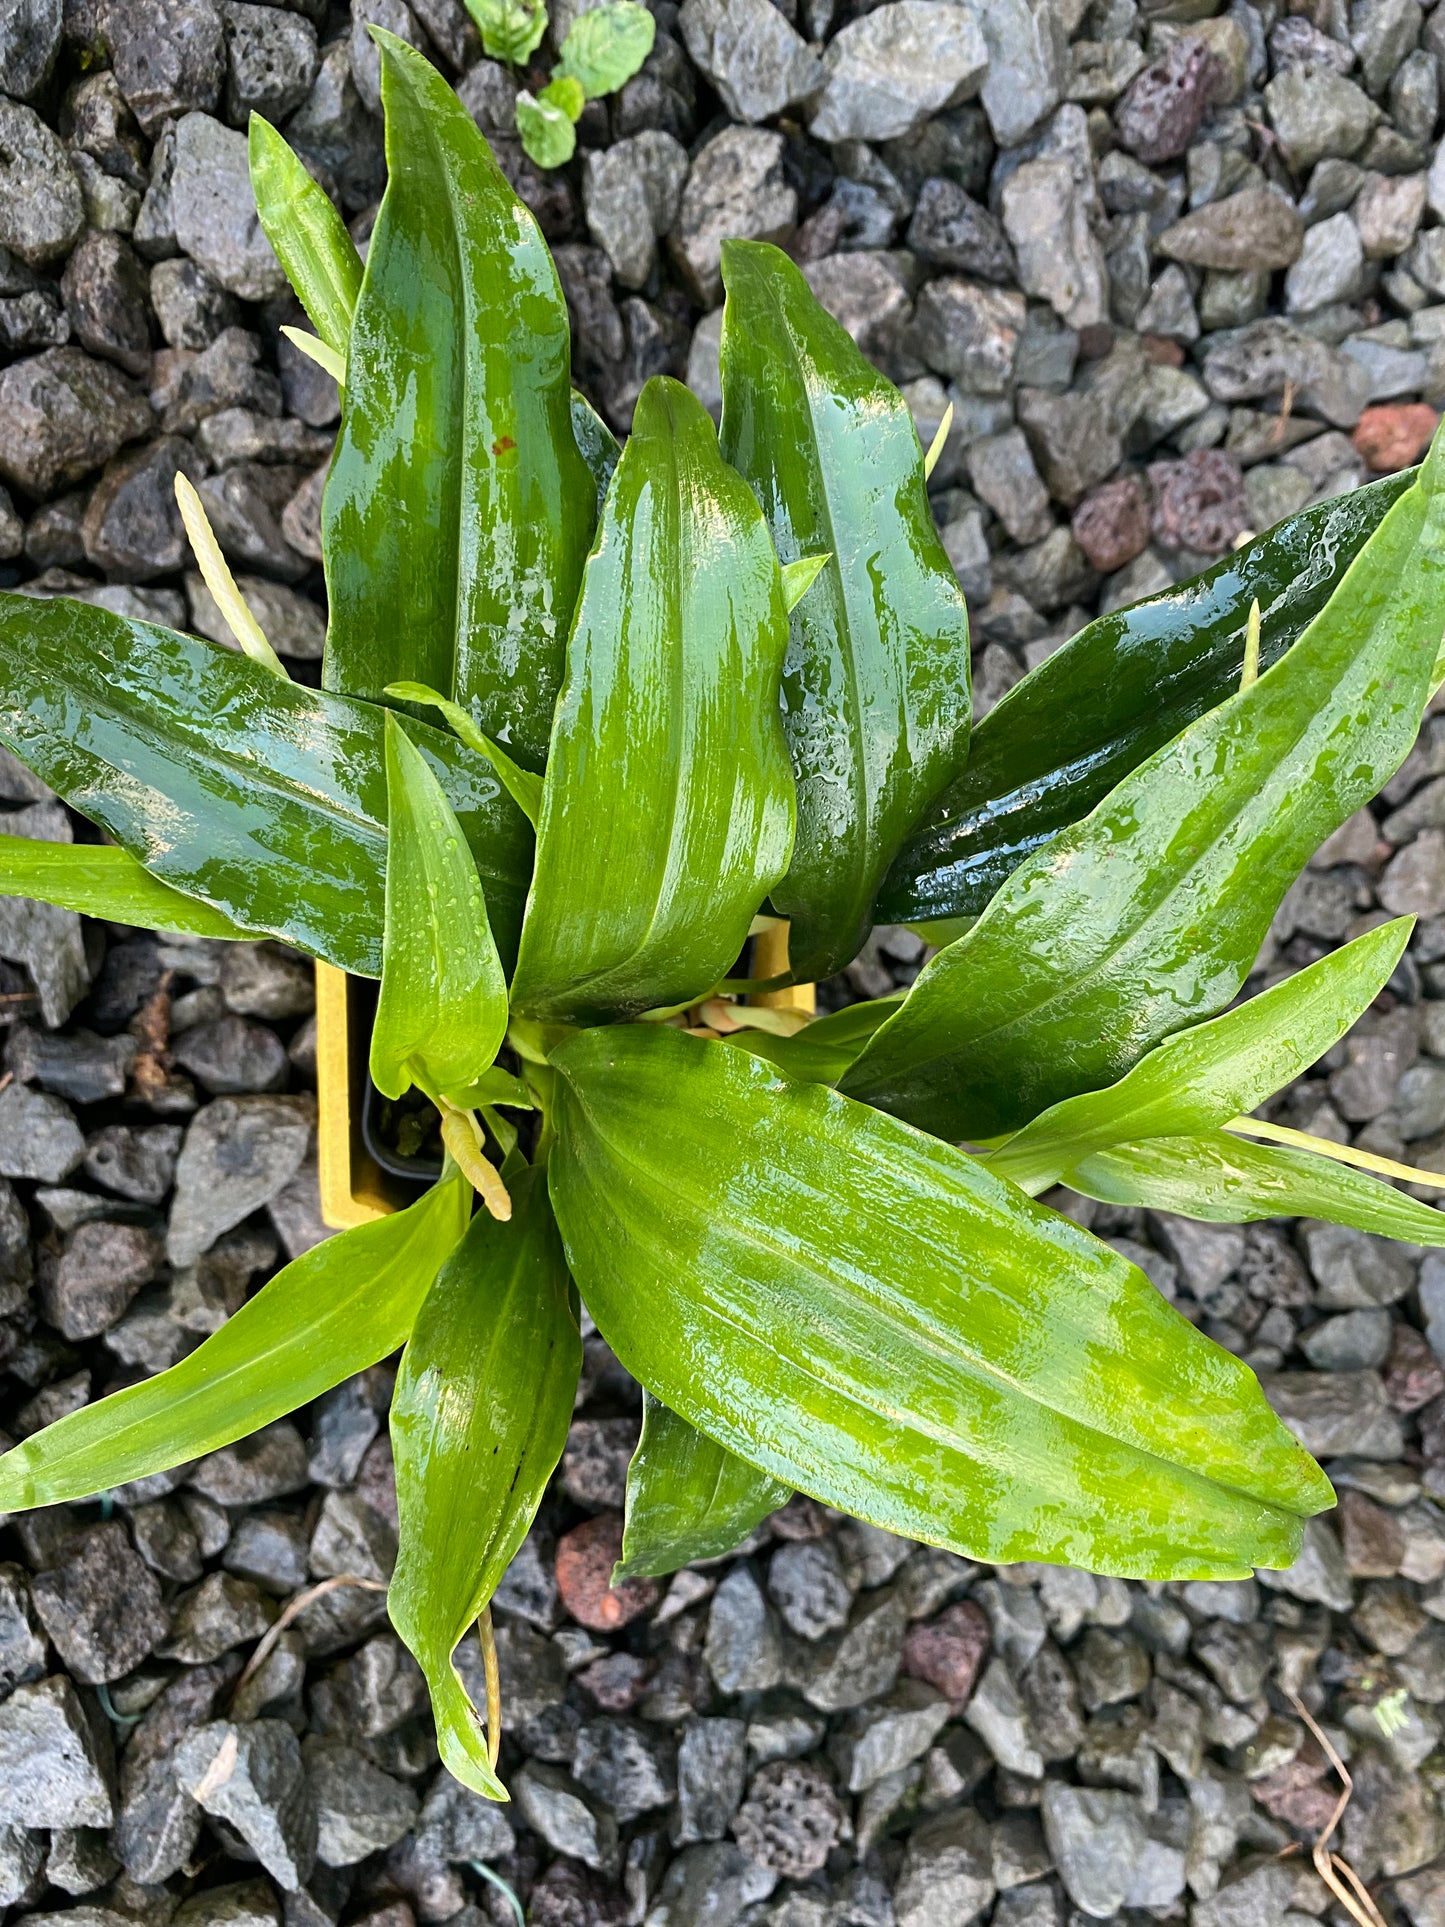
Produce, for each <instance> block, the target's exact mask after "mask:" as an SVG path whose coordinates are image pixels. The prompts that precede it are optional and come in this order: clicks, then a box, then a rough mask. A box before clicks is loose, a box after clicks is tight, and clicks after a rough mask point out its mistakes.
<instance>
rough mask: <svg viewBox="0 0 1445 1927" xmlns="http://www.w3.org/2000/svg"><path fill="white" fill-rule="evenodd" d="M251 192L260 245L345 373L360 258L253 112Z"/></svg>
mask: <svg viewBox="0 0 1445 1927" xmlns="http://www.w3.org/2000/svg"><path fill="white" fill-rule="evenodd" d="M249 151H250V163H251V191H252V192H253V193H254V195H255V196H256V212H257V214H259V215H260V217H261V226H262V227H263V228H264V229H265V230H266V239H267V240H268V241H269V242H270V243H271V245H272V247H273V248H274V249H275V250H276V258H277V260H278V261H280V263H281V265H282V267H283V268H284V269H285V270H286V278H287V280H288V281H289V282H290V283H291V286H292V287H293V288H294V289H295V290H296V295H297V298H298V300H299V301H300V303H301V305H302V307H303V308H304V309H305V310H306V312H307V314H308V315H310V317H311V325H312V326H313V327H314V328H315V330H316V332H317V334H318V335H320V337H321V339H322V341H323V342H325V344H326V346H327V347H328V348H329V349H331V351H332V353H333V354H336V355H339V356H340V357H341V360H342V366H343V368H344V367H345V362H346V348H347V343H348V342H349V341H350V339H351V317H352V314H353V313H354V312H355V309H356V297H357V295H358V294H359V293H360V291H361V256H360V255H359V254H358V253H357V251H356V243H355V242H354V241H353V240H352V238H351V236H350V235H349V234H348V233H347V231H346V223H345V222H344V221H343V220H342V218H341V216H340V215H339V214H338V213H337V212H336V209H335V208H334V207H333V206H332V205H331V201H330V199H329V197H328V196H327V195H326V193H325V192H324V191H323V189H322V188H321V187H319V186H318V185H317V183H316V182H315V181H313V180H312V178H311V176H310V175H309V174H308V173H307V172H306V169H305V168H304V167H303V166H302V164H301V162H300V161H299V160H298V159H297V157H296V155H295V154H293V153H292V151H291V149H290V148H289V147H288V146H287V144H286V142H285V141H284V140H282V138H281V136H280V135H279V134H278V133H277V132H276V129H275V128H274V127H272V126H271V124H270V122H269V121H265V120H262V118H261V116H260V115H259V114H252V116H251V131H250V140H249Z"/></svg>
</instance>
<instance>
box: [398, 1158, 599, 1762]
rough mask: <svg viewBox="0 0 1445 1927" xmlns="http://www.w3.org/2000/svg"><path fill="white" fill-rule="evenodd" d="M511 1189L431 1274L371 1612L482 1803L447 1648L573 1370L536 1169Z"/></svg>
mask: <svg viewBox="0 0 1445 1927" xmlns="http://www.w3.org/2000/svg"><path fill="white" fill-rule="evenodd" d="M511 1192H512V1217H511V1221H510V1222H509V1223H507V1224H500V1223H498V1222H497V1220H496V1219H495V1218H492V1217H490V1216H488V1215H487V1214H486V1213H485V1212H482V1213H479V1214H478V1216H477V1217H475V1218H474V1219H473V1220H472V1223H471V1226H470V1228H469V1230H468V1232H467V1235H466V1237H465V1238H464V1239H463V1240H462V1242H461V1243H460V1244H459V1245H458V1246H457V1248H456V1250H455V1251H454V1252H453V1253H452V1255H451V1256H450V1257H449V1258H448V1259H447V1261H446V1263H445V1264H444V1265H443V1266H442V1268H441V1270H440V1272H439V1273H438V1274H437V1279H436V1283H435V1284H434V1285H433V1286H432V1288H431V1290H430V1291H429V1292H428V1294H427V1297H426V1302H425V1303H424V1304H423V1305H422V1308H421V1311H420V1313H419V1315H418V1317H417V1320H416V1328H415V1330H414V1331H413V1332H412V1335H411V1338H410V1340H409V1342H408V1344H407V1348H406V1351H405V1353H404V1354H403V1355H402V1361H401V1370H400V1371H399V1372H398V1374H397V1380H396V1393H395V1396H394V1397H393V1399H392V1404H391V1440H392V1450H393V1454H394V1456H395V1459H396V1499H397V1509H398V1512H399V1515H400V1520H401V1540H400V1549H399V1551H398V1554H397V1561H396V1571H395V1574H394V1575H393V1578H392V1582H391V1591H390V1592H389V1594H388V1595H387V1606H388V1608H389V1610H390V1613H391V1619H392V1624H393V1625H394V1626H395V1627H396V1629H397V1631H398V1632H399V1633H400V1634H401V1636H402V1638H403V1639H404V1640H405V1641H406V1643H407V1645H408V1646H409V1647H410V1648H411V1650H412V1652H413V1653H414V1654H415V1655H416V1658H417V1662H418V1664H419V1665H420V1666H421V1669H422V1671H423V1672H424V1673H425V1674H426V1677H427V1684H428V1685H429V1686H430V1688H431V1695H432V1711H433V1713H434V1714H435V1716H436V1723H437V1744H438V1746H439V1747H440V1749H441V1756H442V1760H443V1763H444V1764H445V1765H446V1767H447V1768H448V1769H449V1771H450V1772H452V1773H454V1774H455V1775H456V1777H457V1779H459V1780H460V1781H461V1782H462V1783H463V1785H464V1786H469V1787H472V1788H474V1789H475V1790H476V1792H478V1793H482V1794H485V1795H486V1796H487V1797H488V1798H489V1799H494V1800H505V1799H506V1797H507V1794H506V1789H505V1788H504V1787H503V1786H502V1783H501V1781H500V1780H499V1779H498V1778H497V1776H496V1773H495V1772H494V1770H493V1768H492V1766H491V1764H490V1762H489V1761H488V1758H487V1748H486V1743H485V1741H484V1740H483V1738H482V1735H481V1732H480V1729H479V1726H478V1722H477V1715H476V1711H475V1709H474V1707H473V1706H472V1703H471V1700H470V1699H469V1698H468V1696H467V1692H466V1688H465V1687H464V1686H463V1685H462V1682H461V1679H460V1677H459V1676H458V1674H457V1671H456V1668H455V1666H454V1665H453V1664H452V1654H453V1652H454V1651H455V1649H456V1646H457V1642H458V1641H459V1640H460V1639H461V1638H462V1636H463V1635H464V1634H465V1632H466V1630H467V1628H468V1627H469V1626H470V1625H471V1624H472V1621H473V1620H474V1619H476V1617H477V1615H478V1614H479V1613H480V1612H481V1611H482V1609H483V1607H484V1606H485V1605H486V1604H487V1601H488V1600H489V1599H490V1598H491V1596H492V1594H493V1592H494V1591H495V1590H496V1586H497V1581H498V1580H499V1579H500V1578H501V1576H502V1574H503V1573H504V1572H505V1571H506V1569H507V1567H508V1565H509V1564H510V1563H511V1560H512V1557H513V1555H514V1554H515V1553H516V1550H517V1548H518V1546H520V1545H521V1543H522V1540H523V1539H524V1538H525V1537H526V1534H527V1528H528V1527H529V1526H530V1525H531V1523H532V1519H533V1517H534V1515H535V1513H536V1510H537V1507H538V1505H539V1504H540V1503H541V1499H542V1494H543V1492H544V1491H545V1490H546V1486H547V1481H548V1479H549V1478H550V1477H551V1475H552V1471H553V1468H554V1467H555V1466H556V1464H557V1461H558V1459H560V1458H561V1456H562V1448H563V1446H564V1445H565V1444H566V1443H567V1427H568V1425H569V1423H570V1422H571V1418H572V1402H573V1399H574V1398H575V1396H576V1392H577V1379H578V1374H579V1373H580V1372H581V1369H582V1339H581V1334H580V1333H579V1331H578V1327H577V1318H576V1314H575V1313H574V1311H573V1309H572V1296H571V1292H572V1281H571V1279H570V1278H569V1276H568V1274H567V1263H566V1260H565V1259H564V1257H563V1256H562V1245H561V1240H560V1239H559V1238H558V1236H557V1226H556V1223H555V1221H554V1219H553V1217H552V1209H551V1206H550V1205H549V1203H548V1201H547V1188H546V1179H545V1177H544V1175H543V1173H542V1172H541V1171H540V1170H537V1169H524V1170H523V1171H521V1172H520V1173H518V1174H517V1175H516V1176H515V1177H513V1178H512V1180H511Z"/></svg>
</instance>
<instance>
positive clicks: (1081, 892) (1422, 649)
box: [843, 447, 1445, 1141]
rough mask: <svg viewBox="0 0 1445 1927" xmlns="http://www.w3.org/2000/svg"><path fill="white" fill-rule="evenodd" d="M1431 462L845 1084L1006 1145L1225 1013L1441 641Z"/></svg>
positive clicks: (1011, 895)
mask: <svg viewBox="0 0 1445 1927" xmlns="http://www.w3.org/2000/svg"><path fill="white" fill-rule="evenodd" d="M1442 464H1445V451H1442V449H1441V448H1440V447H1437V449H1436V451H1435V452H1434V453H1433V454H1432V456H1431V458H1430V460H1429V461H1428V462H1427V463H1426V465H1425V467H1424V469H1423V470H1422V471H1421V479H1420V481H1419V482H1418V483H1417V484H1416V485H1415V487H1413V488H1411V489H1408V490H1407V491H1406V492H1405V493H1404V494H1403V495H1402V496H1401V497H1400V498H1399V500H1398V501H1397V502H1396V503H1395V505H1394V507H1393V508H1392V509H1391V510H1390V511H1389V513H1388V514H1387V515H1386V517H1385V519H1384V520H1383V522H1381V524H1380V526H1379V528H1378V529H1377V530H1376V531H1375V533H1374V535H1372V536H1371V538H1370V540H1369V541H1368V543H1367V544H1366V545H1365V547H1364V548H1363V549H1362V550H1361V551H1360V553H1359V555H1358V556H1356V558H1355V561H1354V563H1353V564H1352V566H1351V568H1350V570H1349V572H1348V574H1347V575H1346V576H1345V577H1344V579H1343V581H1342V582H1341V583H1340V585H1339V587H1338V589H1337V590H1336V592H1335V594H1334V596H1333V597H1332V598H1331V600H1330V602H1329V603H1328V604H1327V605H1326V607H1325V608H1324V609H1323V610H1322V611H1321V612H1320V614H1319V615H1318V616H1316V618H1315V620H1314V621H1313V622H1312V623H1311V624H1310V626H1309V628H1308V629H1307V630H1306V631H1305V633H1304V634H1303V635H1302V636H1301V637H1300V639H1299V641H1298V642H1297V643H1295V645H1294V647H1293V648H1292V649H1290V650H1289V651H1288V652H1287V653H1286V654H1285V655H1283V656H1281V657H1280V658H1279V660H1278V661H1277V662H1276V663H1275V664H1274V666H1273V668H1271V669H1270V670H1268V671H1267V672H1266V673H1265V674H1264V675H1262V676H1261V677H1260V679H1259V681H1258V682H1256V683H1253V684H1252V685H1251V686H1250V687H1249V688H1248V689H1245V690H1241V691H1240V692H1239V693H1238V694H1236V695H1235V696H1232V697H1231V698H1230V699H1229V701H1228V702H1225V703H1221V704H1220V705H1219V707H1218V708H1216V709H1212V710H1210V711H1209V712H1208V714H1206V715H1204V716H1202V717H1200V719H1199V720H1198V721H1197V722H1195V723H1192V724H1191V725H1190V726H1189V728H1188V729H1187V730H1185V732H1184V733H1183V735H1181V736H1179V737H1178V738H1177V739H1176V740H1175V741H1174V742H1172V743H1170V744H1168V745H1166V747H1165V748H1164V749H1162V750H1158V751H1156V752H1155V754H1154V755H1153V756H1152V757H1151V758H1150V759H1149V761H1148V762H1146V763H1144V764H1142V765H1141V766H1140V767H1139V768H1138V769H1136V770H1134V771H1132V772H1131V773H1130V774H1129V775H1128V776H1126V777H1125V778H1124V780H1123V782H1121V783H1120V784H1119V786H1118V788H1117V789H1115V790H1113V791H1112V792H1111V793H1110V795H1109V796H1108V797H1107V798H1106V799H1105V800H1104V802H1102V803H1101V804H1100V805H1099V806H1098V808H1097V809H1096V810H1095V811H1094V812H1093V814H1092V815H1091V816H1088V817H1086V818H1085V819H1084V821H1083V822H1082V823H1077V824H1075V825H1073V826H1072V827H1071V828H1069V829H1067V830H1064V831H1063V832H1061V834H1060V835H1059V836H1058V837H1057V838H1055V840H1054V841H1053V842H1052V843H1051V844H1049V845H1048V846H1047V847H1046V848H1044V849H1042V850H1038V851H1036V852H1035V853H1034V855H1033V856H1032V857H1030V858H1029V859H1028V861H1027V862H1025V863H1024V864H1023V865H1022V866H1021V867H1020V868H1019V869H1018V870H1016V871H1015V872H1014V874H1013V876H1012V877H1010V879H1009V880H1008V882H1007V883H1006V884H1005V885H1004V886H1003V888H1002V889H1001V890H1000V891H999V893H998V895H997V896H996V897H995V898H994V899H993V901H992V903H991V904H990V905H989V907H988V909H987V910H986V911H985V912H984V914H983V915H982V916H981V917H980V918H979V920H978V922H977V923H976V924H975V925H974V927H973V929H972V930H971V931H970V932H969V933H968V935H967V936H966V937H963V938H960V940H959V941H958V942H957V943H953V944H950V945H949V946H948V948H947V949H945V950H943V951H940V953H939V954H938V956H936V957H935V958H934V959H933V961H932V963H930V964H929V965H927V967H926V968H925V969H924V971H923V974H922V975H921V976H920V977H919V979H918V981H917V983H916V984H915V985H914V986H913V989H912V990H911V991H910V993H909V995H908V998H907V1000H906V1001H905V1003H904V1005H903V1008H902V1010H901V1011H900V1012H899V1013H898V1015H897V1016H896V1017H894V1018H893V1019H892V1020H891V1021H890V1022H889V1023H887V1024H885V1025H884V1026H883V1028H882V1029H881V1030H880V1031H879V1032H878V1034H877V1036H876V1037H874V1038H873V1040H872V1041H871V1043H870V1044H869V1045H868V1046H867V1048H866V1049H865V1050H864V1052H863V1054H862V1056H861V1057H860V1058H859V1059H858V1061H857V1063H856V1064H855V1065H854V1066H853V1068H852V1070H851V1071H849V1072H848V1074H847V1076H846V1077H845V1078H844V1080H843V1086H844V1088H845V1089H846V1090H847V1091H849V1092H850V1094H851V1095H853V1096H854V1097H861V1098H863V1099H865V1100H866V1101H867V1102H869V1103H873V1104H879V1105H881V1106H882V1107H883V1108H884V1109H885V1110H891V1111H894V1112H895V1113H896V1114H897V1115H898V1116H900V1117H906V1118H908V1119H909V1121H910V1122H912V1123H914V1124H919V1125H921V1126H922V1127H923V1128H924V1129H926V1130H931V1131H937V1132H939V1133H941V1134H942V1135H944V1136H947V1137H950V1138H954V1139H958V1138H972V1139H974V1140H975V1141H977V1140H981V1139H983V1138H988V1137H993V1136H996V1135H997V1134H998V1133H1000V1132H1003V1131H1012V1130H1017V1129H1018V1128H1019V1127H1020V1126H1022V1125H1023V1124H1026V1123H1027V1122H1028V1121H1029V1120H1030V1119H1031V1118H1033V1117H1036V1116H1037V1115H1038V1113H1039V1112H1040V1111H1042V1110H1045V1109H1046V1108H1047V1107H1048V1106H1049V1105H1051V1104H1056V1103H1057V1102H1058V1101H1059V1100H1060V1099H1061V1098H1065V1097H1072V1096H1074V1095H1076V1094H1077V1093H1078V1092H1079V1091H1084V1090H1097V1089H1099V1088H1100V1087H1101V1086H1102V1085H1105V1084H1110V1083H1113V1082H1114V1081H1115V1080H1116V1079H1117V1078H1119V1077H1121V1076H1122V1075H1123V1074H1124V1072H1125V1071H1127V1070H1129V1069H1130V1068H1131V1067H1132V1066H1133V1065H1134V1064H1135V1063H1137V1062H1138V1060H1139V1058H1140V1057H1142V1056H1143V1054H1144V1053H1145V1052H1146V1051H1147V1050H1149V1049H1150V1048H1151V1047H1152V1046H1153V1045H1154V1044H1156V1043H1158V1042H1159V1040H1160V1039H1161V1038H1163V1037H1167V1036H1168V1035H1169V1034H1170V1032H1171V1031H1176V1030H1179V1029H1181V1028H1183V1026H1185V1025H1186V1024H1190V1023H1194V1022H1197V1021H1198V1020H1199V1019H1201V1018H1204V1017H1210V1016H1213V1015H1214V1013H1215V1012H1216V1011H1218V1010H1220V1009H1222V1008H1223V1007H1224V1006H1225V1005H1226V1004H1228V1003H1229V1002H1230V1001H1231V999H1232V998H1233V997H1234V996H1235V994H1236V992H1237V991H1238V990H1239V987H1240V985H1241V984H1242V983H1243V982H1244V979H1245V975H1246V973H1247V972H1248V970H1249V968H1250V966H1251V965H1252V963H1253V962H1254V959H1255V957H1256V956H1257V954H1258V952H1259V946H1260V944H1261V942H1262V941H1263V939H1264V935H1265V932H1266V930H1268V928H1269V924H1270V919H1271V918H1272V917H1273V915H1274V912H1275V910H1276V908H1277V907H1278V905H1279V902H1280V899H1281V898H1282V897H1283V895H1284V893H1285V891H1286V889H1287V888H1288V887H1289V885H1290V883H1291V881H1292V880H1293V878H1294V876H1295V875H1296V873H1297V872H1298V871H1299V869H1300V868H1301V866H1302V865H1303V863H1304V862H1305V859H1306V858H1307V857H1308V856H1309V854H1310V852H1311V851H1312V850H1314V849H1315V848H1316V847H1317V846H1318V845H1319V844H1320V843H1321V842H1322V841H1323V839H1324V838H1325V837H1326V836H1328V835H1329V834H1330V833H1331V831H1333V830H1334V829H1335V828H1336V827H1337V826H1338V825H1339V824H1341V823H1342V822H1343V821H1344V820H1345V818H1346V817H1347V816H1349V815H1351V814H1352V812H1353V811H1355V810H1356V809H1358V808H1359V807H1360V805H1361V804H1362V803H1364V802H1365V801H1366V800H1367V799H1368V798H1370V797H1372V796H1374V795H1375V793H1376V792H1377V791H1378V790H1379V789H1380V788H1381V787H1382V786H1383V785H1384V783H1385V782H1386V781H1387V780H1388V778H1389V777H1390V776H1391V775H1392V774H1393V772H1394V771H1395V770H1396V769H1398V768H1399V766H1400V764H1401V762H1402V761H1403V760H1404V758H1405V755H1406V753H1407V751H1408V750H1409V748H1410V745H1411V744H1412V743H1413V742H1414V740H1415V736H1416V733H1417V731H1418V729H1419V724H1420V716H1421V712H1422V710H1423V709H1424V705H1425V692H1426V687H1427V684H1428V681H1429V676H1430V671H1431V668H1432V667H1433V664H1434V661H1435V651H1436V647H1437V645H1438V643H1439V640H1440V635H1441V631H1442V629H1445V489H1442V488H1441V487H1440V486H1439V478H1440V474H1441V468H1442Z"/></svg>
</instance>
